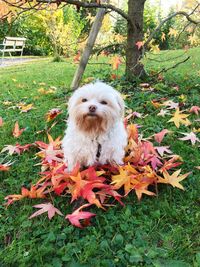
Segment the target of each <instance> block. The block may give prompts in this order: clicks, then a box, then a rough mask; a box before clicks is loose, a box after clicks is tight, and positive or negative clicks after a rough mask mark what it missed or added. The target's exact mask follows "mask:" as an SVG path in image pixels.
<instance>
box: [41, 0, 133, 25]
mask: <svg viewBox="0 0 200 267" xmlns="http://www.w3.org/2000/svg"><path fill="white" fill-rule="evenodd" d="M36 1H37V2H38V3H48V4H53V3H54V4H56V3H58V1H57V0H36ZM60 2H62V3H66V4H71V5H76V6H78V7H84V8H105V9H110V10H112V11H114V12H116V13H118V14H119V15H121V16H122V17H123V18H124V19H126V20H127V21H129V22H131V19H130V18H129V16H128V15H127V14H126V13H125V12H124V11H123V10H121V9H120V8H118V7H116V6H113V5H111V4H103V3H100V4H98V3H89V2H81V1H79V0H61V1H60Z"/></svg>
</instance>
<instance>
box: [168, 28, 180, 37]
mask: <svg viewBox="0 0 200 267" xmlns="http://www.w3.org/2000/svg"><path fill="white" fill-rule="evenodd" d="M177 35H178V31H177V30H175V29H173V28H170V29H169V36H174V37H176V36H177Z"/></svg>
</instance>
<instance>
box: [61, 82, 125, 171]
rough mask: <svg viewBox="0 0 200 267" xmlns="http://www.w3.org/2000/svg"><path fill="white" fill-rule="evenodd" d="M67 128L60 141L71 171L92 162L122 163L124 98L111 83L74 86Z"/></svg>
mask: <svg viewBox="0 0 200 267" xmlns="http://www.w3.org/2000/svg"><path fill="white" fill-rule="evenodd" d="M68 112H69V119H68V127H67V130H66V132H65V136H64V139H63V142H62V147H63V151H64V159H65V162H66V163H67V166H68V170H69V171H71V170H72V169H73V168H74V167H75V166H76V164H77V163H79V164H80V166H81V167H86V166H91V165H94V164H106V163H116V164H123V157H124V153H125V151H124V148H125V146H126V145H127V133H126V130H125V127H124V124H123V118H124V101H123V99H122V97H121V95H120V93H119V92H117V91H116V90H115V89H113V88H112V87H111V86H109V85H107V84H105V83H103V82H96V83H94V84H87V85H84V86H83V87H81V88H79V89H77V90H76V91H75V92H74V94H73V95H72V96H71V98H70V100H69V104H68Z"/></svg>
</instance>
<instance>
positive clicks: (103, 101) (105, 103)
mask: <svg viewBox="0 0 200 267" xmlns="http://www.w3.org/2000/svg"><path fill="white" fill-rule="evenodd" d="M100 103H101V104H102V105H107V104H108V103H107V102H106V101H105V100H102V101H101V102H100Z"/></svg>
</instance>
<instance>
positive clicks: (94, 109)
mask: <svg viewBox="0 0 200 267" xmlns="http://www.w3.org/2000/svg"><path fill="white" fill-rule="evenodd" d="M96 110H97V107H96V106H89V111H90V112H95V111H96Z"/></svg>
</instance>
